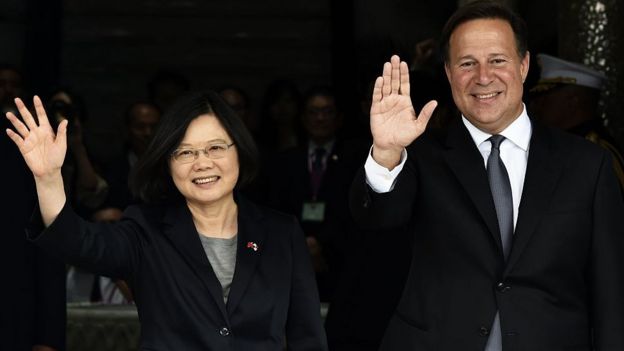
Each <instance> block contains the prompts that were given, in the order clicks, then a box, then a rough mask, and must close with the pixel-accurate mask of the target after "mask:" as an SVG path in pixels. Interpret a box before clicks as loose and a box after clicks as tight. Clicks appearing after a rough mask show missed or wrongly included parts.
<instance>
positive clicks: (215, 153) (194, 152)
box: [171, 143, 234, 163]
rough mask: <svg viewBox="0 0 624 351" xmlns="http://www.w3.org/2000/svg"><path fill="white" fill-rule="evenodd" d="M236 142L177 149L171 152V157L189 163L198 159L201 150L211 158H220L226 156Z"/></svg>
mask: <svg viewBox="0 0 624 351" xmlns="http://www.w3.org/2000/svg"><path fill="white" fill-rule="evenodd" d="M233 145H234V143H231V144H225V143H217V144H210V145H206V147H205V148H203V149H177V150H175V151H173V152H172V153H171V157H173V159H174V160H176V161H177V162H180V163H189V162H193V161H195V160H197V158H198V157H199V152H200V151H201V152H203V153H204V156H206V157H208V158H209V159H213V160H214V159H218V158H224V157H225V153H226V152H227V151H228V150H229V149H230V147H231V146H233Z"/></svg>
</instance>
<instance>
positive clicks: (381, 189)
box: [364, 146, 407, 193]
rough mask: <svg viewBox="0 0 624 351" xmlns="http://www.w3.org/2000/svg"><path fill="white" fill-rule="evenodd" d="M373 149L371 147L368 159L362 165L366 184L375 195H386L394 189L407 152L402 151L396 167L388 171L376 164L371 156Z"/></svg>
mask: <svg viewBox="0 0 624 351" xmlns="http://www.w3.org/2000/svg"><path fill="white" fill-rule="evenodd" d="M372 151H373V147H372V146H371V148H370V151H369V152H368V158H367V159H366V163H365V164H364V171H365V173H366V184H368V186H370V187H371V189H373V191H374V192H376V193H387V192H390V191H392V189H394V183H395V182H396V178H397V176H398V175H399V173H401V170H402V169H403V166H404V165H405V161H406V160H407V150H405V149H403V152H401V162H400V163H399V165H398V166H396V167H394V169H392V170H391V171H389V170H388V169H387V168H386V167H384V166H381V165H380V164H379V163H377V162H376V161H375V160H374V159H373V156H372Z"/></svg>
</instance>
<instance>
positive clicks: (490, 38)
mask: <svg viewBox="0 0 624 351" xmlns="http://www.w3.org/2000/svg"><path fill="white" fill-rule="evenodd" d="M445 70H446V76H447V78H448V80H449V83H450V85H451V91H452V93H453V100H454V101H455V104H456V105H457V107H458V108H459V110H460V111H461V112H462V114H463V115H464V116H465V117H466V118H467V119H468V120H469V121H470V122H471V123H472V124H474V125H475V126H476V127H477V128H479V129H481V130H483V131H485V132H487V133H490V134H497V133H499V132H501V131H502V130H504V129H505V128H506V127H507V126H509V125H510V124H511V123H512V122H513V121H514V120H515V119H516V118H517V117H518V116H519V115H520V113H522V109H523V106H522V84H523V83H524V79H525V78H526V76H527V73H528V71H529V53H528V52H527V54H526V55H525V56H524V57H519V56H518V51H517V49H516V41H515V37H514V33H513V30H512V29H511V26H510V25H509V23H507V22H506V21H504V20H500V19H477V20H471V21H468V22H465V23H462V24H461V25H459V26H458V27H457V28H456V29H455V31H453V33H452V34H451V38H450V40H449V58H448V62H447V63H446V65H445Z"/></svg>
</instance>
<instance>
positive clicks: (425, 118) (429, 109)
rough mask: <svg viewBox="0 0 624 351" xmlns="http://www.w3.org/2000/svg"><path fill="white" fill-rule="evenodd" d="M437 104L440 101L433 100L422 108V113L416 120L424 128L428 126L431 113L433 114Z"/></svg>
mask: <svg viewBox="0 0 624 351" xmlns="http://www.w3.org/2000/svg"><path fill="white" fill-rule="evenodd" d="M437 106H438V102H437V101H435V100H431V101H429V102H428V103H427V104H425V106H423V108H422V110H420V114H419V115H418V119H417V120H416V122H417V123H418V124H420V125H421V126H422V128H423V129H424V128H425V127H426V126H427V123H429V119H430V118H431V115H433V111H434V110H435V108H436V107H437Z"/></svg>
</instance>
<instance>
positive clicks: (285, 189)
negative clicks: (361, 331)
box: [269, 87, 365, 301]
mask: <svg viewBox="0 0 624 351" xmlns="http://www.w3.org/2000/svg"><path fill="white" fill-rule="evenodd" d="M300 120H301V123H302V125H303V127H304V130H305V132H306V142H305V143H304V144H303V145H301V146H298V147H295V148H291V149H289V150H287V151H285V152H284V153H282V154H280V155H278V156H277V157H276V160H275V161H274V164H273V166H272V167H271V170H272V171H273V173H272V175H271V177H270V180H271V183H270V187H269V189H270V190H269V199H270V200H269V203H270V204H271V205H272V206H273V207H275V208H278V209H280V210H282V211H285V212H287V213H291V214H293V215H295V216H297V218H298V219H299V221H300V222H301V226H302V228H303V230H304V233H305V235H306V240H307V243H308V248H309V250H310V254H311V256H312V261H313V265H314V269H315V271H316V274H317V275H316V276H317V281H318V286H319V292H320V296H321V301H330V300H331V297H332V294H333V291H334V287H335V285H336V280H337V277H338V273H339V271H340V269H341V267H342V262H343V257H344V252H343V250H344V245H345V240H346V237H347V235H348V232H349V231H350V230H352V226H351V220H350V217H349V214H348V206H347V192H348V188H349V184H350V183H351V181H352V179H353V175H354V173H355V170H356V167H357V165H358V161H363V160H364V159H365V152H361V154H360V155H357V152H358V149H357V147H354V146H353V145H352V144H351V143H348V142H346V141H344V140H342V139H341V138H340V137H339V136H338V131H339V129H340V127H341V126H342V121H343V115H342V113H341V110H340V108H339V106H338V104H337V101H336V99H335V95H334V92H333V91H332V90H331V89H330V88H329V87H315V88H312V89H311V90H310V91H309V92H308V93H307V94H306V97H305V98H304V108H303V113H302V115H301V117H300Z"/></svg>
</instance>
